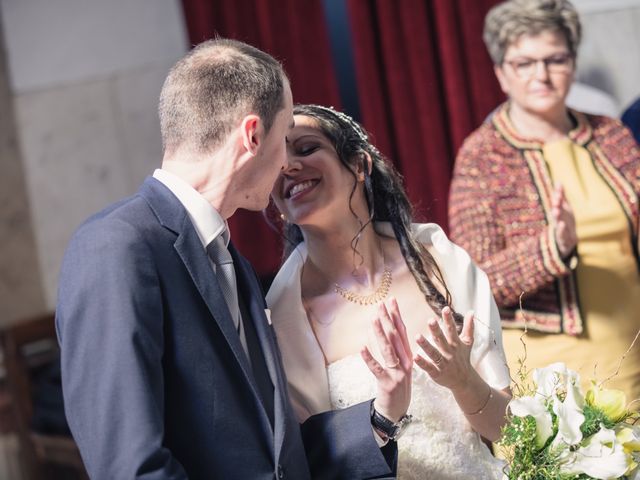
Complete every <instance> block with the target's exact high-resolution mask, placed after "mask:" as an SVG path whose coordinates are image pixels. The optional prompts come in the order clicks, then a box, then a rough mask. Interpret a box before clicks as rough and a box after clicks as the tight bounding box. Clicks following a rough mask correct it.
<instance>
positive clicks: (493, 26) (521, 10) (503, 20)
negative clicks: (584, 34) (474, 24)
mask: <svg viewBox="0 0 640 480" xmlns="http://www.w3.org/2000/svg"><path fill="white" fill-rule="evenodd" d="M581 30H582V27H581V26H580V17H579V16H578V12H577V11H576V9H575V7H574V6H573V5H572V4H571V2H569V1H568V0H507V1H505V2H502V3H499V4H498V5H496V6H495V7H493V8H492V9H491V10H489V13H488V14H487V16H486V17H485V20H484V33H483V35H482V38H483V40H484V43H485V45H486V46H487V50H488V51H489V55H490V56H491V60H493V63H494V64H496V65H501V64H502V62H503V61H504V54H505V52H506V51H507V48H509V46H510V45H512V44H513V43H514V42H516V41H517V40H518V38H520V37H521V36H522V35H537V34H539V33H542V32H544V31H556V32H560V33H562V34H564V36H565V37H566V39H567V46H568V47H569V52H570V53H571V54H572V55H573V56H574V57H575V56H576V53H577V50H578V45H579V44H580V36H581Z"/></svg>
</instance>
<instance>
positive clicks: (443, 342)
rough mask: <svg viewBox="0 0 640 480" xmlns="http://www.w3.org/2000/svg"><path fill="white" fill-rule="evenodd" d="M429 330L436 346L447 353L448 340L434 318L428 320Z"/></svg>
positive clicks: (448, 347)
mask: <svg viewBox="0 0 640 480" xmlns="http://www.w3.org/2000/svg"><path fill="white" fill-rule="evenodd" d="M429 331H430V332H431V337H432V338H433V341H434V343H435V344H436V345H437V346H438V348H439V349H440V350H441V351H443V352H446V353H449V350H450V345H449V342H448V341H447V339H446V338H445V336H444V333H442V329H441V328H440V325H439V324H438V321H437V320H436V319H435V318H432V319H431V320H429Z"/></svg>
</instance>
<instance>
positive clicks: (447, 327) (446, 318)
mask: <svg viewBox="0 0 640 480" xmlns="http://www.w3.org/2000/svg"><path fill="white" fill-rule="evenodd" d="M442 322H443V323H444V335H445V337H446V339H447V341H448V342H449V343H450V344H452V345H455V344H456V343H457V341H458V331H457V330H456V322H455V321H454V319H453V312H452V311H451V308H450V307H449V306H446V307H444V308H443V309H442Z"/></svg>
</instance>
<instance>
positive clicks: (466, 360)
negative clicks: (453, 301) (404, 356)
mask: <svg viewBox="0 0 640 480" xmlns="http://www.w3.org/2000/svg"><path fill="white" fill-rule="evenodd" d="M442 320H443V327H444V328H442V327H441V326H440V325H439V323H438V322H437V320H436V319H435V318H434V319H431V320H430V321H429V330H430V332H431V341H429V340H427V339H426V338H425V337H424V335H419V336H418V338H417V342H418V345H419V346H420V348H421V349H422V351H423V352H424V353H425V354H426V355H427V358H425V357H423V356H421V355H419V354H416V356H415V358H414V360H415V362H416V364H417V365H418V366H419V367H420V368H422V369H423V370H424V371H425V372H427V373H428V374H429V376H430V377H431V378H432V379H433V381H434V382H436V383H438V384H439V385H442V386H443V387H447V388H449V389H451V390H455V389H457V388H460V387H463V386H465V385H466V384H468V382H469V379H470V378H472V377H473V376H474V374H475V370H474V368H473V367H472V366H471V360H470V359H471V347H473V328H474V326H473V312H469V313H467V315H466V316H465V317H464V323H463V326H462V331H461V332H460V334H459V335H458V331H457V330H456V325H455V322H454V320H453V313H452V312H451V309H450V308H449V307H444V308H443V309H442Z"/></svg>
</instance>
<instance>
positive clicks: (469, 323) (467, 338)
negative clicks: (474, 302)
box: [460, 310, 475, 345]
mask: <svg viewBox="0 0 640 480" xmlns="http://www.w3.org/2000/svg"><path fill="white" fill-rule="evenodd" d="M474 330H475V319H474V316H473V310H471V311H469V312H467V314H466V315H465V316H464V322H463V324H462V332H460V340H461V341H462V342H464V343H465V344H466V345H473V332H474Z"/></svg>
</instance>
